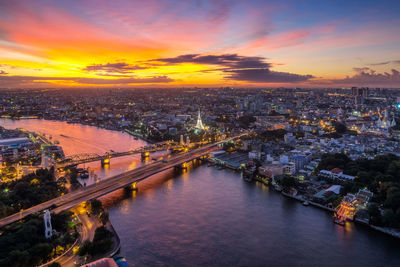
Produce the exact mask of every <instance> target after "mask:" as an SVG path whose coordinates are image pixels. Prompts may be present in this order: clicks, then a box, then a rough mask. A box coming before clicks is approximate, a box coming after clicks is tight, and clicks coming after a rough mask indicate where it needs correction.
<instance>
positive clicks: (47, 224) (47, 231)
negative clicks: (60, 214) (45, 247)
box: [43, 210, 53, 238]
mask: <svg viewBox="0 0 400 267" xmlns="http://www.w3.org/2000/svg"><path fill="white" fill-rule="evenodd" d="M43 220H44V236H45V237H46V238H50V237H51V236H52V235H53V229H52V227H51V216H50V211H49V210H46V211H45V212H44V215H43Z"/></svg>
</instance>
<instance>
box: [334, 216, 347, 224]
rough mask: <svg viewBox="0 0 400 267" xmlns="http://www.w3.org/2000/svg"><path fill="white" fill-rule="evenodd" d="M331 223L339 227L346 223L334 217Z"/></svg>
mask: <svg viewBox="0 0 400 267" xmlns="http://www.w3.org/2000/svg"><path fill="white" fill-rule="evenodd" d="M333 222H334V223H336V224H339V225H341V226H344V225H345V223H346V221H344V220H341V219H339V218H337V217H335V219H334V220H333Z"/></svg>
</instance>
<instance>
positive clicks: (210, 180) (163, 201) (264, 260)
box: [0, 120, 400, 266]
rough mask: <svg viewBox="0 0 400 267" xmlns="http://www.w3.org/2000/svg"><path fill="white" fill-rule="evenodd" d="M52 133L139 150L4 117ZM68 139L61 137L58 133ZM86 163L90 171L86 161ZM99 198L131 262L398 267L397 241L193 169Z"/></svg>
mask: <svg viewBox="0 0 400 267" xmlns="http://www.w3.org/2000/svg"><path fill="white" fill-rule="evenodd" d="M0 125H1V126H4V127H6V128H17V127H21V128H25V129H28V130H31V131H37V132H43V133H46V134H48V135H52V137H53V138H54V139H57V140H58V141H59V142H60V145H62V146H63V148H64V151H65V153H66V154H75V153H83V152H90V153H104V152H106V151H109V150H115V151H125V150H127V149H131V148H136V147H140V146H143V145H145V142H143V141H140V140H134V138H132V137H131V136H129V135H128V134H125V133H120V132H115V131H108V130H104V129H99V128H96V127H91V126H84V125H79V124H67V123H64V122H53V121H44V120H23V121H10V120H0ZM61 134H62V135H64V136H67V137H63V136H61ZM140 164H142V163H141V161H140V158H139V157H138V156H130V157H125V158H120V159H111V165H110V167H109V168H106V169H102V168H100V163H91V165H90V167H91V168H92V169H94V171H95V172H96V174H98V176H99V177H100V178H101V179H105V178H106V177H108V176H110V175H114V174H117V173H118V172H121V171H123V170H127V169H131V168H134V167H135V166H138V165H140ZM88 166H89V165H88ZM138 187H139V191H138V192H130V193H128V192H126V191H124V190H119V191H115V192H113V193H111V194H109V195H107V196H105V197H103V198H102V201H103V203H104V204H105V206H106V207H107V209H108V210H109V213H110V219H111V221H112V223H113V225H114V228H115V229H116V231H117V233H118V234H119V236H120V239H121V245H122V249H121V254H122V255H123V256H125V257H126V259H127V260H128V262H129V263H130V264H131V265H132V266H227V265H234V266H400V249H399V248H400V241H399V240H397V239H395V238H393V237H390V236H387V235H385V234H382V233H379V232H375V231H372V230H371V229H369V228H368V227H366V226H362V225H356V224H353V223H347V224H346V225H345V226H344V227H342V226H339V225H336V224H333V222H332V216H331V214H329V213H327V212H325V211H322V210H319V209H317V208H313V207H310V206H308V207H305V206H303V205H302V204H301V203H299V202H296V201H294V200H292V199H288V198H286V197H284V196H282V195H281V194H279V193H276V192H274V191H273V190H271V189H270V188H268V187H267V186H264V185H262V184H260V183H246V182H244V181H243V180H242V179H241V178H240V176H239V175H238V174H237V173H234V172H231V171H229V170H218V169H216V168H213V167H207V166H206V165H199V164H198V163H193V164H191V166H190V168H189V169H188V170H187V171H181V172H176V171H174V170H169V171H165V172H163V173H160V174H157V175H155V176H153V177H150V178H148V179H147V180H145V181H142V182H140V183H139V184H138Z"/></svg>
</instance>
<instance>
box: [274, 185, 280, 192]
mask: <svg viewBox="0 0 400 267" xmlns="http://www.w3.org/2000/svg"><path fill="white" fill-rule="evenodd" d="M274 188H275V190H276V191H278V192H281V191H282V187H280V185H278V184H275V185H274Z"/></svg>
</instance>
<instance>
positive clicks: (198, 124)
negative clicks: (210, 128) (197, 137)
mask: <svg viewBox="0 0 400 267" xmlns="http://www.w3.org/2000/svg"><path fill="white" fill-rule="evenodd" d="M196 128H197V129H200V130H204V125H203V122H202V121H201V116H200V109H199V114H198V115H197V123H196Z"/></svg>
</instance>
